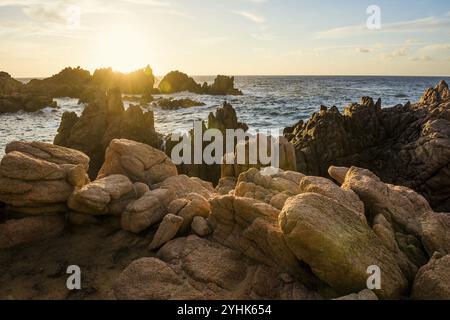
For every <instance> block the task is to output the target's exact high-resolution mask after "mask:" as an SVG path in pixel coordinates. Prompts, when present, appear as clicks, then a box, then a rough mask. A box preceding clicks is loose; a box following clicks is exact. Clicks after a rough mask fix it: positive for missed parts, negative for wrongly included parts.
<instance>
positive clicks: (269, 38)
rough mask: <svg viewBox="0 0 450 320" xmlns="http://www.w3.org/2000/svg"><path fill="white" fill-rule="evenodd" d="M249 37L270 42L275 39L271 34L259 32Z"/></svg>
mask: <svg viewBox="0 0 450 320" xmlns="http://www.w3.org/2000/svg"><path fill="white" fill-rule="evenodd" d="M250 36H251V37H252V38H254V39H256V40H261V41H272V40H274V39H275V38H276V36H275V35H274V34H273V33H267V32H259V33H252V34H250Z"/></svg>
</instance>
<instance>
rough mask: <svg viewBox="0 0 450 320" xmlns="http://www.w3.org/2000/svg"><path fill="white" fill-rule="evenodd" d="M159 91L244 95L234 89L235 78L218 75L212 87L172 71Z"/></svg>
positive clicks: (163, 81)
mask: <svg viewBox="0 0 450 320" xmlns="http://www.w3.org/2000/svg"><path fill="white" fill-rule="evenodd" d="M159 90H160V91H161V93H165V94H168V93H176V92H183V91H188V92H192V93H197V94H209V95H233V96H238V95H242V91H240V90H239V89H236V88H235V87H234V77H228V76H222V75H218V76H217V77H216V78H215V79H214V83H213V84H212V85H208V84H207V83H206V82H205V83H203V85H200V84H198V83H197V82H195V80H194V79H193V78H191V77H189V76H188V75H187V74H185V73H183V72H180V71H171V72H169V73H168V74H166V75H165V76H164V78H163V79H162V80H161V82H160V83H159Z"/></svg>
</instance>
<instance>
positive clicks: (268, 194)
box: [234, 168, 304, 210]
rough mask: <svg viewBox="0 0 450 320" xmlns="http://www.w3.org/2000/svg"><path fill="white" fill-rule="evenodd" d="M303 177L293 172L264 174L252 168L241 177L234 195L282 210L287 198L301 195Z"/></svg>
mask: <svg viewBox="0 0 450 320" xmlns="http://www.w3.org/2000/svg"><path fill="white" fill-rule="evenodd" d="M303 177H304V175H303V174H301V173H298V172H293V171H278V172H275V173H273V174H263V173H262V172H261V171H260V170H258V169H256V168H252V169H250V170H248V171H247V172H244V173H242V174H241V175H240V176H239V179H238V182H237V186H236V189H235V191H234V194H235V195H236V196H238V197H246V198H252V199H255V200H259V201H262V202H265V203H267V204H271V205H273V206H274V207H276V208H277V209H279V210H281V209H282V208H283V206H284V202H285V201H286V200H287V198H289V197H290V196H293V195H296V194H298V193H299V189H298V187H299V184H300V181H301V179H302V178H303Z"/></svg>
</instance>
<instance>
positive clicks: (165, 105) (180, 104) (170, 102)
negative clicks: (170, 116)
mask: <svg viewBox="0 0 450 320" xmlns="http://www.w3.org/2000/svg"><path fill="white" fill-rule="evenodd" d="M155 103H156V105H157V106H158V107H159V108H160V109H163V110H177V109H186V108H193V107H201V106H204V105H205V104H204V103H203V102H198V101H194V100H191V99H170V98H169V99H166V98H163V99H159V100H157V101H156V102H155Z"/></svg>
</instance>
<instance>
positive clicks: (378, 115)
mask: <svg viewBox="0 0 450 320" xmlns="http://www.w3.org/2000/svg"><path fill="white" fill-rule="evenodd" d="M449 99H450V96H449V94H448V85H447V84H446V83H445V82H441V83H440V84H439V85H438V86H437V87H436V88H434V89H433V88H432V89H428V90H427V92H426V93H425V94H424V96H423V97H422V98H421V100H420V103H419V104H415V105H411V104H410V103H407V104H405V105H397V106H395V107H392V108H384V109H382V108H381V100H378V101H377V102H376V103H374V102H373V100H372V99H371V98H368V97H365V98H362V99H361V102H360V103H359V104H351V105H350V106H348V107H346V108H345V109H344V112H343V113H342V114H341V113H340V112H339V111H338V109H337V108H336V107H333V108H331V109H326V108H323V109H322V110H321V111H320V112H318V113H315V114H314V115H313V116H312V117H311V119H310V120H309V121H307V122H306V123H300V124H298V125H297V127H295V128H294V129H290V130H287V131H286V136H287V137H288V138H289V139H290V140H291V142H292V143H293V144H294V146H295V149H296V154H297V169H298V170H299V171H300V172H303V173H305V174H308V175H316V176H324V177H327V176H328V172H327V170H328V168H329V167H330V166H344V167H350V166H358V167H362V168H367V169H369V170H371V171H373V172H374V173H375V174H376V175H377V176H379V177H380V178H381V179H382V180H383V181H386V182H388V183H392V184H396V185H402V186H406V187H409V188H412V189H414V190H416V191H418V192H420V193H422V194H423V195H424V196H425V197H426V198H427V200H428V201H429V202H430V203H431V205H432V206H433V208H434V209H435V210H438V211H450V202H449V201H450V197H449V194H450V193H449V191H450V109H449V108H450V103H449V102H450V100H449ZM330 174H332V173H330Z"/></svg>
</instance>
